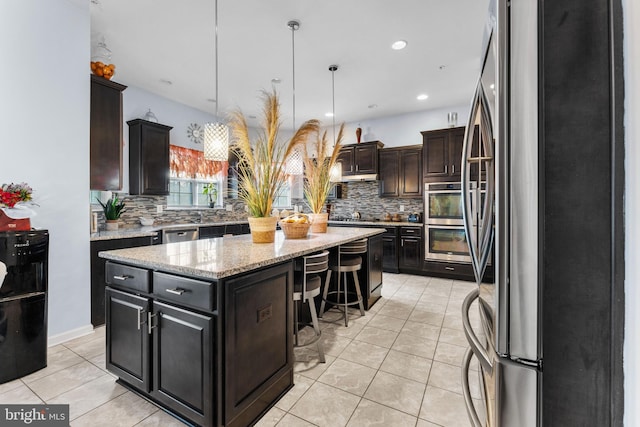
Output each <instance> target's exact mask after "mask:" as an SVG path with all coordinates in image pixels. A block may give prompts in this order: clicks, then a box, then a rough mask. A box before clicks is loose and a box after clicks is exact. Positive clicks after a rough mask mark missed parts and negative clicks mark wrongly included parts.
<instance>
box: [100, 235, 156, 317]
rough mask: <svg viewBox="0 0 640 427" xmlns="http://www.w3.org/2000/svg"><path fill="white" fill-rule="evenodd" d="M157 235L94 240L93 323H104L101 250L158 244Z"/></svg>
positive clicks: (103, 276)
mask: <svg viewBox="0 0 640 427" xmlns="http://www.w3.org/2000/svg"><path fill="white" fill-rule="evenodd" d="M159 234H160V233H159ZM156 239H158V237H157V236H153V237H130V238H126V239H110V240H94V241H92V242H91V243H90V246H91V324H92V325H93V326H100V325H104V316H105V313H104V296H105V294H104V288H105V275H104V274H105V259H104V258H100V257H99V256H98V252H100V251H110V250H112V249H125V248H135V247H138V246H149V245H151V244H156Z"/></svg>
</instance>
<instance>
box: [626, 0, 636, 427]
mask: <svg viewBox="0 0 640 427" xmlns="http://www.w3.org/2000/svg"><path fill="white" fill-rule="evenodd" d="M622 3H623V11H624V44H623V45H624V60H625V64H624V74H625V150H626V154H625V175H626V176H625V181H626V191H625V227H626V231H625V299H626V304H625V305H626V307H625V332H624V334H625V345H624V375H625V390H624V392H625V395H624V400H625V402H624V411H625V414H624V425H625V426H628V427H631V426H637V425H640V408H638V402H640V289H638V285H639V284H640V223H639V222H638V219H639V218H640V185H639V184H640V147H638V141H640V124H639V123H638V117H640V79H638V75H640V74H639V73H640V4H639V3H638V1H637V0H622Z"/></svg>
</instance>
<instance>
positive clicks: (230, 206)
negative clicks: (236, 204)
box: [225, 205, 233, 212]
mask: <svg viewBox="0 0 640 427" xmlns="http://www.w3.org/2000/svg"><path fill="white" fill-rule="evenodd" d="M225 209H226V210H227V212H233V205H227V206H225Z"/></svg>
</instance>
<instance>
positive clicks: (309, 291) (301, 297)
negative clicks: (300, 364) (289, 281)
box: [293, 251, 329, 363]
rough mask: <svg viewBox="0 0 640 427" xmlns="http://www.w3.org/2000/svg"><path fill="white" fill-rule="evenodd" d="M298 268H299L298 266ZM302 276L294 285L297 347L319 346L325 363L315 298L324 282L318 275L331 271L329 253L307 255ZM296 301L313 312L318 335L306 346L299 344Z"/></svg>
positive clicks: (298, 275) (303, 261)
mask: <svg viewBox="0 0 640 427" xmlns="http://www.w3.org/2000/svg"><path fill="white" fill-rule="evenodd" d="M296 267H297V266H296ZM299 269H300V270H301V274H296V275H295V276H296V277H295V279H294V284H293V301H294V304H293V311H294V313H293V316H294V322H295V330H294V332H295V338H296V339H295V345H296V347H304V346H307V345H311V344H318V355H319V357H320V362H321V363H325V359H324V351H323V349H322V342H321V341H320V335H321V333H320V326H319V325H318V314H317V313H316V304H315V301H314V297H316V296H318V295H320V285H321V284H322V281H321V280H320V276H319V275H318V274H320V273H323V272H325V271H327V270H328V269H329V251H322V252H320V253H318V254H314V255H307V256H304V257H302V266H301V267H300V268H299ZM295 301H300V302H301V303H302V304H304V303H305V302H308V303H309V311H310V312H311V324H312V325H313V330H314V331H315V333H316V338H315V339H314V340H313V341H311V342H308V343H306V344H304V345H300V344H299V342H298V325H299V323H300V321H299V313H298V304H296V303H295Z"/></svg>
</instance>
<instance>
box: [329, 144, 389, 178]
mask: <svg viewBox="0 0 640 427" xmlns="http://www.w3.org/2000/svg"><path fill="white" fill-rule="evenodd" d="M383 146H384V144H383V143H382V142H380V141H372V142H363V143H361V144H351V145H345V146H343V147H342V148H341V149H340V154H339V155H338V160H337V161H338V162H340V163H341V164H342V176H343V177H348V176H353V175H371V174H374V175H375V174H377V173H378V149H379V148H382V147H383Z"/></svg>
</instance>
